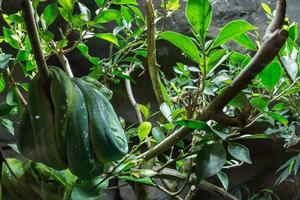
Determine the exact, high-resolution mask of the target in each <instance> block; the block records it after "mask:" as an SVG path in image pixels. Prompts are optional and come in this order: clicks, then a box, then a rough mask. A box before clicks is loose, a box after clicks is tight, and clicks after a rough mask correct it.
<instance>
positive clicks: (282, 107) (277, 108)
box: [272, 103, 286, 111]
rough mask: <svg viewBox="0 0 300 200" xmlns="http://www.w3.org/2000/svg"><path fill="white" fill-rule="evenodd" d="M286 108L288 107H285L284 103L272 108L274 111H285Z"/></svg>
mask: <svg viewBox="0 0 300 200" xmlns="http://www.w3.org/2000/svg"><path fill="white" fill-rule="evenodd" d="M285 108H286V106H285V104H284V103H278V104H276V105H275V106H274V107H273V108H272V110H274V111H280V110H283V109H285Z"/></svg>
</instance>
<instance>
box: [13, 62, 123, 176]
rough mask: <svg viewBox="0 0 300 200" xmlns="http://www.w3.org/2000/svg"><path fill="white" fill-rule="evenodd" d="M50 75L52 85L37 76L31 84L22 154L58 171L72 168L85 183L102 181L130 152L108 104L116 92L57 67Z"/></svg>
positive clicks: (21, 128)
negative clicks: (107, 167) (108, 166)
mask: <svg viewBox="0 0 300 200" xmlns="http://www.w3.org/2000/svg"><path fill="white" fill-rule="evenodd" d="M49 70H50V74H51V79H50V83H49V85H48V86H46V87H45V86H44V85H43V84H42V81H41V78H40V76H39V75H38V74H37V75H36V76H35V77H34V78H33V80H32V82H31V84H30V87H29V91H28V108H27V109H26V110H25V112H24V114H23V116H22V119H21V123H20V126H19V129H18V132H17V146H18V149H19V150H20V152H21V153H22V154H23V155H24V156H25V157H27V158H29V159H31V160H33V161H36V162H42V163H44V164H46V165H48V166H49V167H52V168H54V169H57V170H63V169H66V168H69V169H70V171H71V172H72V173H73V174H75V175H76V176H77V177H79V178H80V179H88V178H92V177H94V176H98V175H100V174H101V173H102V172H103V166H104V164H105V163H110V162H112V161H117V160H119V159H121V158H122V157H124V155H126V154H127V152H128V144H127V139H126V136H125V133H124V130H123V128H122V126H121V124H120V122H119V119H118V117H117V115H116V113H115V111H114V109H113V107H112V105H111V104H110V102H109V100H108V99H109V98H110V97H111V91H110V90H109V89H107V88H106V87H105V86H104V85H102V84H101V83H100V82H98V81H97V80H95V79H92V78H87V77H85V78H69V77H68V76H67V75H66V73H65V72H64V71H63V70H61V69H60V68H58V67H54V66H51V67H49Z"/></svg>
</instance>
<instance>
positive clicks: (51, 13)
mask: <svg viewBox="0 0 300 200" xmlns="http://www.w3.org/2000/svg"><path fill="white" fill-rule="evenodd" d="M58 14H59V10H58V6H57V3H52V4H50V5H48V6H47V7H46V8H45V11H44V20H45V22H46V25H47V26H49V25H50V24H52V23H53V22H54V21H55V19H56V17H57V16H58Z"/></svg>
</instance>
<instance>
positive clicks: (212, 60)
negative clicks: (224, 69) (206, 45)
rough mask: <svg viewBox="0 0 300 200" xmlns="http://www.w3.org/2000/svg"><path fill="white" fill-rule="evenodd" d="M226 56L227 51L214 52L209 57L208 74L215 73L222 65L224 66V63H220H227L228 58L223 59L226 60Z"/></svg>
mask: <svg viewBox="0 0 300 200" xmlns="http://www.w3.org/2000/svg"><path fill="white" fill-rule="evenodd" d="M225 55H226V50H225V49H220V50H217V51H214V52H212V53H211V54H210V55H209V58H208V64H207V69H206V70H207V73H208V74H209V73H210V72H212V71H214V69H216V68H217V67H218V66H219V65H220V64H222V62H220V61H221V60H222V61H223V62H224V61H225V59H226V58H227V57H225V59H222V58H224V56H225Z"/></svg>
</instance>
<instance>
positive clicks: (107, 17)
mask: <svg viewBox="0 0 300 200" xmlns="http://www.w3.org/2000/svg"><path fill="white" fill-rule="evenodd" d="M121 16H122V15H121V13H120V11H118V10H114V9H107V10H103V11H102V12H101V13H100V15H98V16H97V17H96V19H95V22H96V23H100V24H104V23H108V22H111V21H114V20H117V19H120V17H121Z"/></svg>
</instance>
